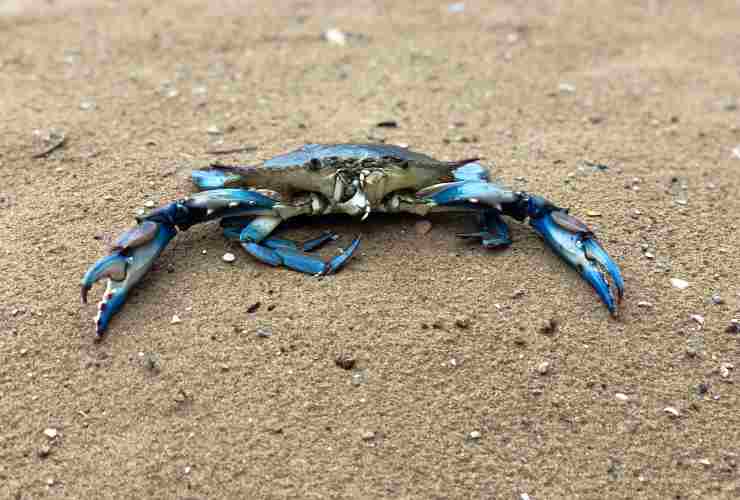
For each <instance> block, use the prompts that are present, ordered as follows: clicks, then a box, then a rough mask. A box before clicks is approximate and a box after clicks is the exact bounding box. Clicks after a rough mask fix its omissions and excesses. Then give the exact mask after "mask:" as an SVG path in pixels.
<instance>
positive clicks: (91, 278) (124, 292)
mask: <svg viewBox="0 0 740 500" xmlns="http://www.w3.org/2000/svg"><path fill="white" fill-rule="evenodd" d="M176 233H177V230H176V229H175V227H174V226H173V225H170V224H167V223H161V222H153V221H143V222H141V223H140V224H139V225H138V226H136V227H134V228H132V229H129V230H128V231H126V232H124V233H123V234H122V235H121V236H119V237H118V239H117V240H116V242H115V243H114V244H113V247H112V249H111V253H110V255H107V256H105V257H103V258H102V259H100V260H98V261H97V262H96V263H95V264H93V265H92V266H91V267H90V269H88V270H87V272H86V273H85V275H84V276H83V278H82V286H81V290H80V296H81V299H82V302H83V303H86V302H87V294H88V291H89V290H90V288H92V286H93V284H94V283H95V282H96V281H99V280H101V279H104V278H107V279H108V285H107V287H106V290H105V293H104V294H103V298H102V300H101V301H100V302H99V303H98V315H97V317H96V318H95V334H96V336H97V337H98V338H100V337H101V336H102V335H103V332H104V331H105V330H106V328H108V323H110V320H111V318H112V317H113V316H114V315H115V314H116V313H117V312H118V311H119V310H120V309H121V307H122V306H123V304H124V302H126V298H127V296H128V293H129V292H130V291H131V289H132V288H133V287H134V286H135V285H136V284H137V283H138V282H139V281H141V279H142V278H143V277H144V275H145V274H146V273H147V271H149V269H150V268H151V267H152V264H154V261H155V260H156V258H157V257H158V256H159V254H160V253H161V252H162V250H163V249H164V247H165V246H167V243H169V241H170V240H171V239H172V237H173V236H175V234H176Z"/></svg>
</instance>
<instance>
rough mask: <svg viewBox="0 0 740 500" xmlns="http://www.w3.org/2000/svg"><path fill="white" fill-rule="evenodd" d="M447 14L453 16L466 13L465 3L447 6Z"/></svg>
mask: <svg viewBox="0 0 740 500" xmlns="http://www.w3.org/2000/svg"><path fill="white" fill-rule="evenodd" d="M447 12H450V13H452V14H459V13H461V12H465V3H464V2H457V3H451V4H450V5H448V6H447Z"/></svg>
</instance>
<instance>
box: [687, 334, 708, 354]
mask: <svg viewBox="0 0 740 500" xmlns="http://www.w3.org/2000/svg"><path fill="white" fill-rule="evenodd" d="M702 352H704V337H703V336H702V335H701V334H698V333H694V334H692V335H691V336H690V337H689V338H688V339H687V340H686V355H687V356H689V357H691V358H693V357H696V356H699V355H700V354H701V353H702Z"/></svg>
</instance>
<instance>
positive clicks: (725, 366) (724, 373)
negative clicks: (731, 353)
mask: <svg viewBox="0 0 740 500" xmlns="http://www.w3.org/2000/svg"><path fill="white" fill-rule="evenodd" d="M734 368H735V365H733V364H732V363H722V364H721V365H719V374H720V376H721V377H722V378H729V377H730V370H732V369H734Z"/></svg>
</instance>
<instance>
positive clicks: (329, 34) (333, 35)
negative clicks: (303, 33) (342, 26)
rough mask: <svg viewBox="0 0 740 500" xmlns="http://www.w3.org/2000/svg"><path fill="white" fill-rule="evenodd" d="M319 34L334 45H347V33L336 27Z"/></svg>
mask: <svg viewBox="0 0 740 500" xmlns="http://www.w3.org/2000/svg"><path fill="white" fill-rule="evenodd" d="M321 36H322V38H323V39H324V40H326V41H327V42H329V43H332V44H334V45H340V46H343V45H347V35H346V34H345V33H344V32H343V31H341V30H339V29H337V28H331V29H328V30H326V31H324V33H323V34H322V35H321Z"/></svg>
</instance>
